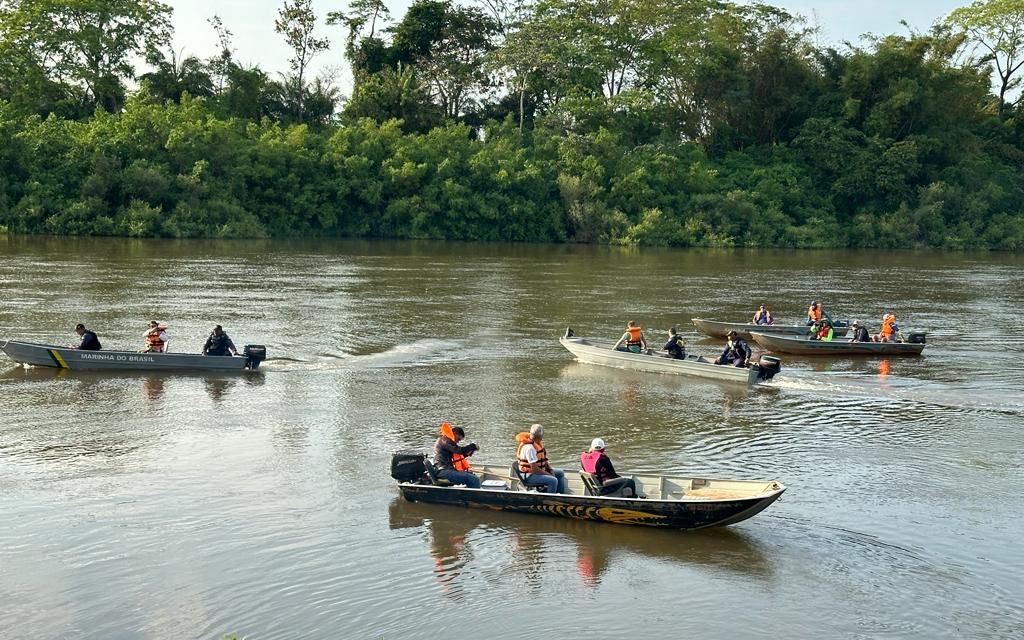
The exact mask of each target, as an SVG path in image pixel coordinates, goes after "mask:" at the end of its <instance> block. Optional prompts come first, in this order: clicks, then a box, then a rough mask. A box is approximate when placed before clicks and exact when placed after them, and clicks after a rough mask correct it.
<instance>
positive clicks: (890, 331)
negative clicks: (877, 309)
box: [875, 313, 896, 342]
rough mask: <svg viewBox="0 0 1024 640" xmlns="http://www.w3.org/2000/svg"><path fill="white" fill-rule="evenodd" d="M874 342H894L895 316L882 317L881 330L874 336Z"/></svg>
mask: <svg viewBox="0 0 1024 640" xmlns="http://www.w3.org/2000/svg"><path fill="white" fill-rule="evenodd" d="M875 342H896V314H893V313H887V314H885V315H884V316H882V328H881V329H880V330H879V331H878V333H877V334H876V335H875Z"/></svg>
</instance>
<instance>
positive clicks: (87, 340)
mask: <svg viewBox="0 0 1024 640" xmlns="http://www.w3.org/2000/svg"><path fill="white" fill-rule="evenodd" d="M75 333H77V334H78V336H79V337H80V338H81V340H80V341H79V343H78V346H77V347H75V348H76V349H80V350H82V351H99V350H100V349H102V348H103V347H102V346H101V345H100V339H99V338H97V337H96V332H95V331H90V330H89V329H86V328H85V325H84V324H82V323H78V324H77V325H75Z"/></svg>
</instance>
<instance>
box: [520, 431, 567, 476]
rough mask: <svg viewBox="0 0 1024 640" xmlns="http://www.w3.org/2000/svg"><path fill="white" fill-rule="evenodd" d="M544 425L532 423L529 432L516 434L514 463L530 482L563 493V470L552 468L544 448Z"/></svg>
mask: <svg viewBox="0 0 1024 640" xmlns="http://www.w3.org/2000/svg"><path fill="white" fill-rule="evenodd" d="M543 440H544V427H543V426H541V425H539V424H534V425H533V426H531V427H530V431H529V433H527V432H525V431H524V432H522V433H519V434H517V435H516V463H517V464H518V465H519V471H521V472H522V473H523V475H524V476H525V477H526V481H527V482H529V483H530V484H542V485H544V490H545V491H546V492H547V493H565V471H563V470H561V469H552V468H551V464H550V463H549V462H548V453H547V450H546V449H545V448H544V443H543Z"/></svg>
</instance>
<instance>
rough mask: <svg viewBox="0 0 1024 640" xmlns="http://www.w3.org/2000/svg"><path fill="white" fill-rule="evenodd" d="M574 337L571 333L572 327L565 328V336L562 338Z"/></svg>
mask: <svg viewBox="0 0 1024 640" xmlns="http://www.w3.org/2000/svg"><path fill="white" fill-rule="evenodd" d="M575 335H576V334H575V333H573V330H572V327H566V328H565V336H564V337H566V338H571V337H573V336H575Z"/></svg>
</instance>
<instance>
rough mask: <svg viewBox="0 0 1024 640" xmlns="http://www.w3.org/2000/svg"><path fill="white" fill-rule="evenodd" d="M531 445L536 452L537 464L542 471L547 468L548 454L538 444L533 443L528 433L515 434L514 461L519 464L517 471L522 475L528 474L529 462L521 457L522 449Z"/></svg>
mask: <svg viewBox="0 0 1024 640" xmlns="http://www.w3.org/2000/svg"><path fill="white" fill-rule="evenodd" d="M528 444H532V445H533V448H534V449H536V450H537V463H538V464H539V465H540V466H541V468H542V469H547V468H548V466H549V465H548V452H547V451H546V450H545V449H544V447H543V446H541V443H540V442H534V441H533V438H531V437H530V432H528V431H523V432H521V433H517V434H516V460H517V461H518V462H519V470H520V471H522V472H523V473H530V466H531V465H530V462H529V461H528V460H527V459H526V458H524V457H523V447H524V446H526V445H528Z"/></svg>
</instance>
